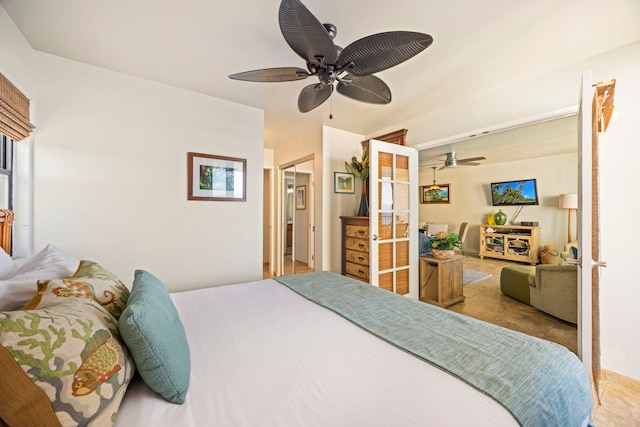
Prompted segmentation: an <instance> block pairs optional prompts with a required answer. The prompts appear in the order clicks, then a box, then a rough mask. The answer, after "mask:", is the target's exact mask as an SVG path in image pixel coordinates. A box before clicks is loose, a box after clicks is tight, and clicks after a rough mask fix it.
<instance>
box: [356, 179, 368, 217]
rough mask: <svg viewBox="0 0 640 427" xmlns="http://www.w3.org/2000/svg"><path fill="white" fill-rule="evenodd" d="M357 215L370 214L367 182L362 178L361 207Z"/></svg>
mask: <svg viewBox="0 0 640 427" xmlns="http://www.w3.org/2000/svg"><path fill="white" fill-rule="evenodd" d="M356 216H369V198H368V197H367V182H366V181H365V180H362V196H360V207H359V208H358V213H357V214H356Z"/></svg>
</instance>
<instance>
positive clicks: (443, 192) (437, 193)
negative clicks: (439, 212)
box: [420, 184, 451, 203]
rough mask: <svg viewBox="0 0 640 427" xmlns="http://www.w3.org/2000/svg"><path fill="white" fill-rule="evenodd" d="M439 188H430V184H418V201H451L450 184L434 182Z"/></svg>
mask: <svg viewBox="0 0 640 427" xmlns="http://www.w3.org/2000/svg"><path fill="white" fill-rule="evenodd" d="M436 185H437V186H438V187H440V189H439V190H438V189H432V190H430V189H429V188H430V187H432V186H431V185H421V186H420V203H451V184H436Z"/></svg>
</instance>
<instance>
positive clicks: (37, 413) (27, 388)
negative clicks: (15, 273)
mask: <svg viewBox="0 0 640 427" xmlns="http://www.w3.org/2000/svg"><path fill="white" fill-rule="evenodd" d="M0 344H2V346H1V347H0V370H1V371H2V375H1V376H0V418H2V420H4V422H5V423H7V424H8V425H62V426H79V425H82V426H85V425H86V426H108V425H112V424H113V422H114V420H115V416H116V413H117V411H118V407H119V406H120V402H121V401H122V398H123V396H124V393H125V391H126V388H127V386H128V384H129V381H130V380H131V377H132V376H133V372H134V363H133V359H132V358H131V356H130V354H129V352H128V350H127V348H126V346H124V345H123V344H122V341H121V339H120V335H119V332H118V322H117V320H115V319H114V317H113V316H112V315H111V314H110V313H109V312H108V311H107V310H106V309H105V308H104V307H102V306H101V305H100V304H98V303H97V302H96V301H94V300H92V299H86V298H66V299H65V300H64V301H62V302H60V303H58V304H56V305H52V306H50V307H45V308H40V309H37V310H24V311H9V312H0Z"/></svg>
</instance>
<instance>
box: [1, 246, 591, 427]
mask: <svg viewBox="0 0 640 427" xmlns="http://www.w3.org/2000/svg"><path fill="white" fill-rule="evenodd" d="M45 249H46V248H45ZM49 252H61V250H60V249H59V248H55V249H51V248H49ZM57 255H58V258H60V259H63V258H64V257H62V256H61V254H59V253H58V254H57ZM50 258H51V257H50ZM30 261H31V260H30ZM65 261H67V262H68V259H66V260H65ZM69 267H70V266H69V265H67V268H69ZM40 271H42V269H40ZM48 274H50V275H51V274H53V273H48ZM58 275H63V273H59V274H58ZM70 277H71V278H67V279H49V280H40V281H38V285H37V290H38V292H37V294H36V296H34V297H32V298H31V300H30V301H28V302H27V303H26V306H25V307H24V308H25V309H23V310H14V311H4V312H0V339H2V341H3V342H2V344H3V347H0V350H3V352H4V353H3V352H0V369H2V372H3V376H2V377H0V417H1V418H2V419H4V420H5V421H6V422H7V424H9V425H12V424H15V425H20V424H19V423H18V421H16V418H12V417H19V416H21V415H22V414H24V411H26V409H22V410H17V409H15V408H13V409H12V410H9V409H7V407H9V406H15V402H14V401H16V400H27V399H25V398H22V396H21V395H18V396H14V397H12V398H9V397H7V396H6V393H9V392H11V390H13V389H15V388H16V385H15V384H16V383H15V382H14V381H13V380H12V381H9V380H7V379H6V377H7V375H9V373H10V372H13V371H17V370H18V369H16V366H18V368H19V370H20V371H24V372H26V373H27V374H29V375H33V374H34V370H33V369H34V368H33V366H26V365H28V362H24V360H25V358H24V357H22V356H21V353H19V352H18V351H17V349H18V344H16V342H19V341H20V339H22V340H23V341H24V337H20V338H19V339H17V340H16V339H13V341H12V339H11V333H9V332H7V330H9V329H11V328H10V327H8V326H7V325H12V324H15V323H11V322H12V321H13V320H15V319H20V318H22V319H23V318H24V316H31V317H30V318H34V316H36V315H37V314H38V315H39V316H40V317H38V319H45V320H46V321H48V322H51V323H53V320H50V319H54V318H55V317H56V316H58V315H60V316H62V317H63V318H64V322H63V323H64V324H65V325H66V324H67V323H70V322H71V320H73V319H75V318H76V317H77V318H78V322H79V323H80V324H83V325H85V326H84V327H85V329H86V324H85V323H86V320H87V319H88V318H91V319H94V321H95V322H96V323H100V322H103V326H102V327H101V328H102V329H105V328H106V329H107V330H109V331H110V333H111V334H112V335H111V337H112V338H113V339H111V340H110V341H109V337H107V338H105V339H103V340H102V341H101V343H102V344H103V346H102V347H97V346H95V345H94V346H90V345H89V344H85V343H84V342H83V343H82V344H83V346H84V347H82V346H81V348H80V350H82V351H81V356H82V357H80V358H77V359H76V361H75V362H74V363H75V364H74V365H73V366H74V367H75V368H76V370H75V371H74V372H73V373H72V375H71V377H70V378H69V379H68V380H65V379H64V378H55V379H50V380H47V381H48V382H46V384H45V385H44V386H42V385H39V386H38V387H35V392H36V394H37V392H38V390H40V392H42V391H44V395H46V398H47V399H49V401H50V402H48V403H49V405H50V407H49V409H46V408H45V409H42V408H41V409H40V411H45V410H49V413H48V415H47V416H49V417H52V418H50V419H51V420H56V419H57V420H58V421H60V424H62V425H77V424H83V425H84V424H87V425H111V423H113V422H114V420H115V424H114V425H115V426H117V427H123V426H126V427H130V426H143V425H144V426H147V425H154V426H162V425H166V426H176V425H180V426H203V425H207V426H208V425H233V426H255V425H260V426H290V425H305V426H328V425H332V426H341V425H344V426H389V425H394V426H417V425H434V426H436V425H437V426H461V425H474V426H518V425H523V426H530V425H531V426H534V425H535V426H540V425H562V426H585V425H587V424H588V422H589V414H590V411H591V408H592V400H591V391H590V384H589V380H588V377H587V374H586V372H585V370H584V368H583V367H582V365H581V363H580V361H579V360H578V358H577V357H576V356H575V355H574V354H573V353H571V352H569V351H568V350H567V349H566V348H564V347H562V346H559V345H556V344H554V343H550V342H547V341H544V340H541V339H537V338H533V337H529V336H526V335H523V334H520V333H517V332H513V331H510V330H506V329H503V328H500V327H497V326H494V325H490V324H487V323H484V322H480V321H477V320H475V319H471V318H469V317H466V316H462V315H459V314H457V313H453V312H450V311H447V310H445V309H441V308H438V307H435V306H431V305H428V304H424V303H421V302H418V301H414V300H411V299H408V298H406V297H401V296H397V295H394V294H392V293H390V292H387V291H384V290H381V289H378V288H375V287H372V286H369V285H366V284H363V283H361V282H358V281H355V280H351V279H349V278H346V277H344V276H340V275H338V274H335V273H330V272H316V273H306V274H299V275H294V276H285V277H281V278H277V279H265V280H258V281H254V282H249V283H240V284H233V285H228V286H219V287H212V288H206V289H200V290H193V291H187V292H180V293H172V294H169V293H167V292H166V289H165V287H164V285H163V284H162V282H161V281H160V279H159V278H157V277H155V276H154V275H152V274H151V273H149V272H146V271H143V270H138V271H136V273H135V279H134V282H133V284H132V286H131V291H130V292H129V287H128V286H124V284H123V283H122V282H121V281H120V280H119V279H117V277H115V276H114V275H113V274H112V273H110V272H109V271H108V270H107V269H105V268H104V267H102V266H100V265H99V264H97V263H95V262H93V261H88V260H80V261H79V266H78V267H77V268H76V270H75V271H74V272H73V273H72V275H71V276H70ZM78 283H85V284H90V287H91V290H92V292H84V291H83V290H82V289H79V287H78ZM61 289H62V291H63V292H62V294H64V295H62V296H64V297H65V298H59V297H60V296H61V295H56V294H55V293H56V292H57V293H58V294H60V293H61ZM33 290H34V292H35V290H36V287H35V286H34V289H33ZM81 291H82V292H81ZM85 291H86V289H85ZM69 296H72V297H73V298H69ZM145 304H146V306H145ZM145 307H146V308H145ZM85 310H88V311H86V313H89V314H87V315H86V316H85V315H84V314H81V313H82V312H85ZM45 314H46V315H45ZM74 316H75V317H74ZM91 316H93V317H91ZM43 321H44V320H43ZM145 323H146V326H144V327H149V328H150V329H148V330H146V329H144V328H142V325H143V324H145ZM132 326H133V327H134V328H133V329H136V328H141V329H140V330H138V331H137V333H138V335H137V336H136V335H135V332H136V331H134V334H133V336H131V332H132V331H131V329H132V328H131V327H132ZM99 329H100V328H99ZM52 330H53V329H52ZM84 333H85V335H86V337H89V336H91V338H92V340H91V343H94V341H95V340H94V337H96V336H98V335H99V334H100V336H102V335H104V332H101V331H98V332H91V333H90V332H88V331H86V330H85V332H84ZM72 335H73V336H75V335H78V333H74V332H70V333H69V334H68V335H67V336H68V337H69V336H72ZM14 338H15V337H14ZM136 339H137V340H138V341H137V342H136V341H135V340H136ZM68 340H70V339H69V338H68ZM107 343H109V345H111V347H109V348H110V349H111V350H113V352H112V354H113V355H115V356H117V357H118V363H120V365H118V366H117V369H115V368H114V369H111V368H113V366H111V365H110V366H111V368H109V369H110V370H108V369H107V368H104V369H103V371H101V374H105V378H104V379H103V380H102V383H101V384H98V385H95V384H94V385H93V387H89V386H87V385H86V384H87V381H84V382H82V381H80V379H84V378H80V377H79V375H80V374H78V372H84V371H83V370H82V369H81V368H82V366H84V365H86V364H87V361H89V360H92V359H91V357H92V356H91V355H89V354H88V353H89V352H88V350H87V349H91V350H93V351H94V353H93V354H95V353H97V352H98V350H97V349H98V348H105V347H104V346H107ZM118 345H120V346H119V347H118ZM140 346H142V350H141V349H140V348H139V347H140ZM76 347H77V346H76ZM107 347H108V346H107ZM116 348H119V350H114V349H116ZM25 351H26V350H25ZM76 351H77V350H76ZM141 351H142V353H144V352H146V353H145V354H142V355H141ZM3 354H4V356H3ZM7 354H9V355H11V356H14V357H13V359H15V360H16V361H17V362H18V363H14V364H15V366H13V365H14V364H12V363H11V360H12V359H10V358H9V357H7V356H6V355H7ZM16 355H18V356H20V357H18V356H16ZM115 356H114V357H115ZM75 357H77V356H75ZM3 359H4V362H3ZM7 359H9V360H8V361H7ZM180 360H182V361H183V362H186V363H181V362H180ZM58 363H59V365H60V366H58V368H59V369H62V367H63V366H66V365H65V364H64V363H63V362H61V361H60V360H58ZM65 363H66V362H65ZM69 364H71V362H69ZM114 366H115V365H114ZM85 370H86V369H85ZM107 371H108V372H107ZM167 372H170V374H167ZM14 373H15V372H14ZM106 373H108V374H109V375H110V376H108V375H106ZM18 374H19V372H18ZM12 375H13V374H12ZM52 375H53V374H52ZM74 375H75V376H74ZM18 376H20V375H18ZM107 376H108V378H107ZM158 378H160V381H159V382H157V381H156V380H158ZM154 381H155V382H154ZM32 382H33V383H36V384H38V383H37V381H35V380H34V379H33V378H32ZM79 383H82V384H83V387H84V388H83V387H80V386H78V384H79ZM65 390H79V392H78V394H79V395H81V396H83V395H82V393H83V392H86V396H88V397H89V398H92V399H94V400H93V402H92V403H91V404H90V405H89V404H83V405H84V406H82V405H81V406H78V407H76V408H75V409H74V410H73V411H72V410H70V409H69V408H70V405H74V404H75V403H73V402H71V400H67V397H64V396H65V395H64V393H65ZM32 391H34V390H32ZM41 394H42V393H41ZM72 394H73V393H69V396H68V398H69V399H80V398H81V397H79V396H76V395H73V396H71V395H72ZM40 397H42V396H40ZM82 398H84V397H82ZM29 400H30V402H33V401H35V399H34V398H30V399H29ZM44 400H46V399H44ZM69 402H71V403H69ZM172 402H174V403H172ZM176 402H177V403H176ZM91 405H93V406H94V408H93V409H96V408H97V412H95V414H94V413H93V412H92V411H93V410H91V411H89V412H91V413H92V415H90V416H88V417H87V418H82V419H81V418H78V417H84V416H85V415H86V414H84V413H83V414H81V415H77V414H76V412H77V411H80V412H82V411H83V410H84V409H83V408H85V406H86V407H88V406H91ZM44 406H47V405H44ZM51 408H53V409H51ZM79 408H80V409H79ZM11 411H13V412H11ZM21 411H22V412H21ZM74 411H76V412H74ZM39 415H40V413H38V416H39ZM7 419H9V420H10V421H7ZM25 425H28V424H25ZM31 425H33V424H31ZM41 425H49V424H47V423H41ZM51 425H59V424H54V423H53V421H52V423H51Z"/></svg>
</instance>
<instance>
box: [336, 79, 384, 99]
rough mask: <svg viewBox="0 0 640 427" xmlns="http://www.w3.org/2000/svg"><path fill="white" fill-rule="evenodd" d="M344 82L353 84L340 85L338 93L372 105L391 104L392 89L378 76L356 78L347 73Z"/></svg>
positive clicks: (341, 83)
mask: <svg viewBox="0 0 640 427" xmlns="http://www.w3.org/2000/svg"><path fill="white" fill-rule="evenodd" d="M342 79H343V80H351V83H343V82H340V83H338V92H339V93H340V94H341V95H344V96H346V97H348V98H352V99H355V100H356V101H362V102H368V103H370V104H388V103H390V102H391V89H389V86H387V84H386V83H385V82H383V81H382V80H380V79H379V78H377V77H376V76H362V77H359V76H354V75H353V74H349V73H347V74H346V75H345V77H343V78H342Z"/></svg>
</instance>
